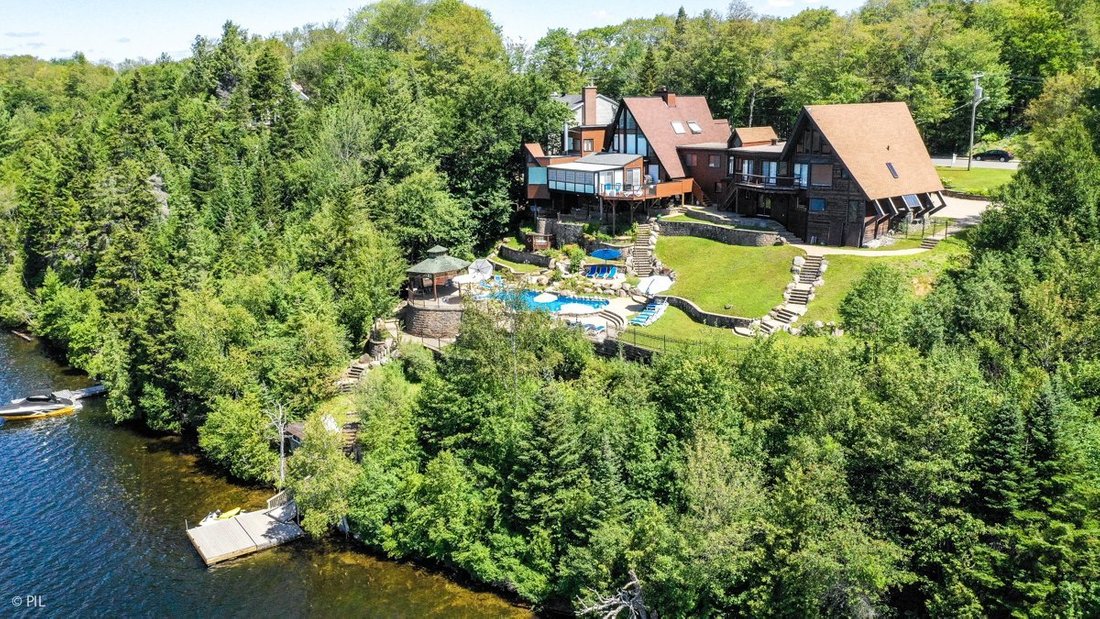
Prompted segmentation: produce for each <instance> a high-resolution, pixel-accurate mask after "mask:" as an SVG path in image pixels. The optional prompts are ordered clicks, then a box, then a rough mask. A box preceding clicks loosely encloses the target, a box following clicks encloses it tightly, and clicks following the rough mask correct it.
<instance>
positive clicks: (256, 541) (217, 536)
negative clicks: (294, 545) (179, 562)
mask: <svg viewBox="0 0 1100 619" xmlns="http://www.w3.org/2000/svg"><path fill="white" fill-rule="evenodd" d="M267 504H268V506H267V508H266V509H262V510H259V511H254V512H242V513H240V514H238V515H236V516H234V517H232V518H227V519H225V520H216V521H214V522H210V523H208V524H203V525H199V526H197V527H192V528H190V529H187V537H188V538H190V539H191V544H192V545H193V546H194V547H195V550H196V551H198V553H199V556H200V557H202V560H203V561H204V562H205V563H206V565H214V564H215V563H221V562H222V561H228V560H230V559H236V558H237V557H243V556H245V555H250V554H252V553H254V552H259V551H261V550H267V549H268V548H274V547H275V546H279V545H282V544H285V543H287V542H290V541H293V540H296V539H298V538H299V537H301V536H303V535H305V531H303V530H302V528H301V527H299V526H298V523H297V522H296V518H297V516H298V506H297V505H295V504H294V501H293V500H292V499H288V498H286V495H285V494H284V493H279V494H277V495H275V496H274V497H272V498H270V499H268V501H267Z"/></svg>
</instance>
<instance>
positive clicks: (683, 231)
mask: <svg viewBox="0 0 1100 619" xmlns="http://www.w3.org/2000/svg"><path fill="white" fill-rule="evenodd" d="M658 225H659V226H660V234H661V236H697V237H700V238H704V239H710V240H712V241H718V242H719V243H725V244H727V245H744V246H747V247H770V246H772V245H775V244H776V243H778V242H779V233H778V232H776V231H774V230H742V229H740V228H727V227H724V226H716V225H713V224H708V223H705V222H702V221H700V222H698V223H697V222H693V221H667V220H664V221H661V222H659V224H658Z"/></svg>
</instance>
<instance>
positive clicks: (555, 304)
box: [493, 290, 609, 314]
mask: <svg viewBox="0 0 1100 619" xmlns="http://www.w3.org/2000/svg"><path fill="white" fill-rule="evenodd" d="M540 294H542V293H541V292H538V291H537V290H521V291H519V292H518V293H515V292H506V291H500V292H497V293H496V294H494V295H493V298H495V299H500V300H501V301H504V300H506V299H508V298H509V297H512V296H518V298H519V301H520V302H521V303H523V305H524V306H526V308H527V309H529V310H538V311H543V312H550V313H553V314H556V313H558V312H559V311H561V308H562V306H563V305H565V304H566V303H580V304H581V305H587V306H589V307H594V308H596V309H602V308H603V307H606V306H607V304H608V303H609V301H608V300H607V299H588V298H583V297H572V296H569V295H559V296H558V298H557V299H556V300H554V301H550V302H549V303H538V302H536V301H535V297H537V296H539V295H540Z"/></svg>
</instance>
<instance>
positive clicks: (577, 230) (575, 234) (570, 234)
mask: <svg viewBox="0 0 1100 619" xmlns="http://www.w3.org/2000/svg"><path fill="white" fill-rule="evenodd" d="M547 230H549V231H550V232H549V234H553V235H554V242H555V243H557V244H558V247H564V246H566V245H570V244H573V245H580V244H581V243H583V242H584V224H583V223H581V222H577V221H550V222H549V225H548V226H547Z"/></svg>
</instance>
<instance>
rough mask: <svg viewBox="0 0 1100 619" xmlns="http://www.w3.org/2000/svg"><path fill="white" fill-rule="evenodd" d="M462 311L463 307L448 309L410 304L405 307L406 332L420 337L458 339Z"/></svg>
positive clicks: (433, 305)
mask: <svg viewBox="0 0 1100 619" xmlns="http://www.w3.org/2000/svg"><path fill="white" fill-rule="evenodd" d="M462 310H463V307H462V306H461V305H455V306H451V307H447V306H436V305H435V304H431V305H430V306H429V305H421V304H415V303H409V304H408V305H406V306H405V316H404V319H405V331H406V332H407V333H409V334H411V335H417V336H420V337H438V338H446V337H457V336H458V330H459V327H460V326H461V324H462Z"/></svg>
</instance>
